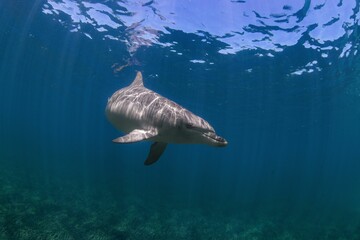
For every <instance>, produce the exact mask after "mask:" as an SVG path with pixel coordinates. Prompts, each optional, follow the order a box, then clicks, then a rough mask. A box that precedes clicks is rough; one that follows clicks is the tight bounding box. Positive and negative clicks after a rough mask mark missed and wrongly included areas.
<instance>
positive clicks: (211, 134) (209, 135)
mask: <svg viewBox="0 0 360 240" xmlns="http://www.w3.org/2000/svg"><path fill="white" fill-rule="evenodd" d="M203 136H205V137H207V138H208V139H210V140H212V141H213V142H214V143H215V144H216V146H219V147H225V146H226V145H227V144H228V142H227V141H226V140H225V139H224V138H222V137H220V136H218V135H216V134H215V133H214V132H206V133H203Z"/></svg>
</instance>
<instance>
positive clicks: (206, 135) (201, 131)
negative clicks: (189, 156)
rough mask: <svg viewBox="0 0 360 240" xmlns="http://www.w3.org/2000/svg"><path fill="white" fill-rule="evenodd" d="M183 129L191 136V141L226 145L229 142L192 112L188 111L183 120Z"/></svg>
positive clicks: (220, 145) (219, 145) (217, 145)
mask: <svg viewBox="0 0 360 240" xmlns="http://www.w3.org/2000/svg"><path fill="white" fill-rule="evenodd" d="M181 129H182V131H183V132H184V133H185V134H186V136H187V138H189V139H188V140H189V142H192V143H200V144H207V145H211V146H216V147H224V146H226V145H227V144H228V142H227V141H226V140H225V139H224V138H222V137H220V136H218V135H217V134H216V133H215V130H214V128H213V127H212V126H210V124H209V123H208V122H207V121H205V120H204V119H202V118H201V117H198V116H196V115H195V114H193V113H191V112H186V113H185V114H184V118H183V119H182V121H181Z"/></svg>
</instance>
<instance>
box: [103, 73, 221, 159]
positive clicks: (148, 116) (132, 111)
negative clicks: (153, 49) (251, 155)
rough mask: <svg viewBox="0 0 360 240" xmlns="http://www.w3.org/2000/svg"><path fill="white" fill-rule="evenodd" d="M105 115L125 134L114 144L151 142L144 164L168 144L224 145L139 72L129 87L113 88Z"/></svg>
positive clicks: (201, 122) (206, 123) (210, 129)
mask: <svg viewBox="0 0 360 240" xmlns="http://www.w3.org/2000/svg"><path fill="white" fill-rule="evenodd" d="M105 112H106V116H107V118H108V119H109V121H110V122H111V123H112V124H113V125H114V126H115V127H116V128H117V129H118V130H120V131H122V132H124V133H127V135H125V136H122V137H119V138H116V139H114V140H113V142H115V143H132V142H138V141H143V140H146V141H152V142H154V143H153V144H152V145H151V149H150V152H149V154H148V157H147V159H146V160H145V163H144V164H145V165H150V164H152V163H154V162H156V161H157V160H158V159H159V158H160V156H161V154H162V153H163V152H164V150H165V148H166V146H167V144H168V143H190V144H207V145H211V146H218V147H221V146H226V145H227V141H226V140H225V139H224V138H222V137H219V136H217V135H216V133H215V131H214V129H213V128H212V127H211V126H210V124H209V123H208V122H207V121H205V120H204V119H202V118H200V117H198V116H196V115H195V114H193V113H191V112H190V111H188V110H187V109H185V108H183V107H182V106H180V105H178V104H176V103H175V102H173V101H171V100H169V99H167V98H165V97H162V96H160V95H159V94H157V93H155V92H153V91H151V90H149V89H147V88H145V87H144V84H143V80H142V75H141V72H138V73H137V75H136V78H135V80H134V81H133V82H132V84H131V85H130V86H128V87H125V88H122V89H120V90H118V91H116V92H115V93H114V94H113V95H112V96H111V97H110V98H109V100H108V103H107V106H106V110H105Z"/></svg>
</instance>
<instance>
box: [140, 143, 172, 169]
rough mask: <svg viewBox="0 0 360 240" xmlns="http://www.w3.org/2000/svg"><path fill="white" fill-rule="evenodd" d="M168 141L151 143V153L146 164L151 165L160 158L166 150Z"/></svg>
mask: <svg viewBox="0 0 360 240" xmlns="http://www.w3.org/2000/svg"><path fill="white" fill-rule="evenodd" d="M166 145H167V143H164V142H154V143H153V144H152V145H151V148H150V152H149V155H148V157H147V159H146V160H145V162H144V164H145V165H151V164H153V163H155V162H156V161H157V160H159V158H160V156H161V155H162V154H163V152H164V151H165V148H166Z"/></svg>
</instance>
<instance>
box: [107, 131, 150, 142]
mask: <svg viewBox="0 0 360 240" xmlns="http://www.w3.org/2000/svg"><path fill="white" fill-rule="evenodd" d="M156 135H157V131H156V130H154V129H151V130H141V129H135V130H133V131H131V132H130V133H129V134H127V135H125V136H122V137H119V138H116V139H114V140H112V141H113V142H114V143H133V142H139V141H143V140H147V139H149V138H152V137H154V136H156Z"/></svg>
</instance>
